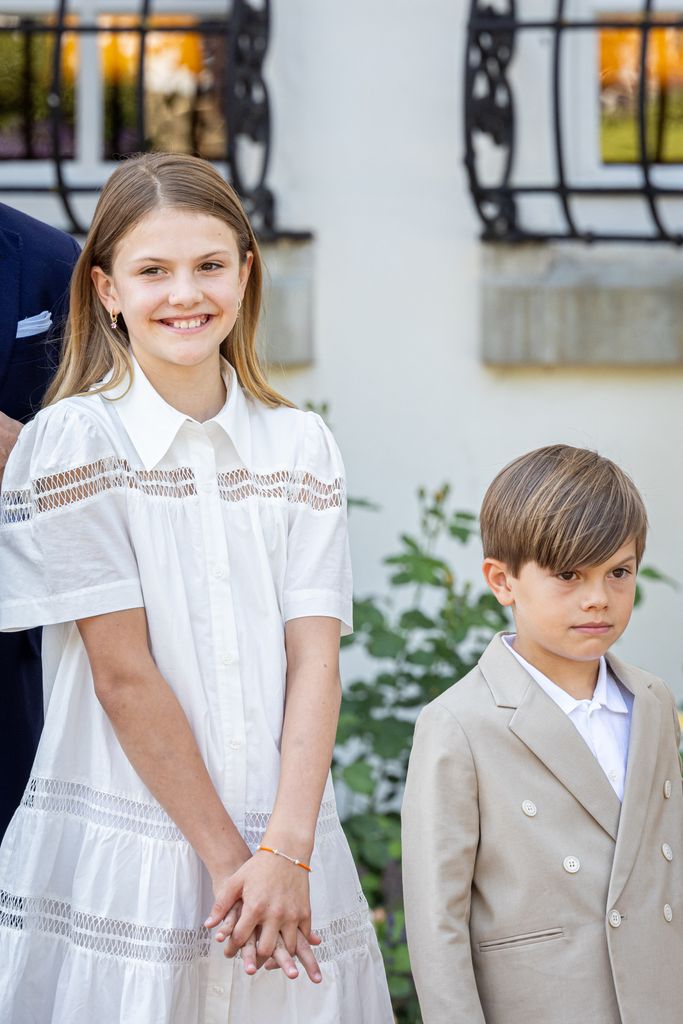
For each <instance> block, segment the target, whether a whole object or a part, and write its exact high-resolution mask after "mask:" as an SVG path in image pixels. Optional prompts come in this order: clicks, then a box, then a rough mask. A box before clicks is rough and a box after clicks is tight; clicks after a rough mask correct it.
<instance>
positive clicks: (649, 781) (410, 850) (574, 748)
mask: <svg viewBox="0 0 683 1024" xmlns="http://www.w3.org/2000/svg"><path fill="white" fill-rule="evenodd" d="M608 663H609V666H610V669H611V671H612V673H613V674H614V675H615V676H616V677H617V679H619V680H620V682H621V683H623V685H624V686H625V687H627V688H628V689H629V690H630V691H631V692H632V693H633V695H634V702H633V711H632V719H631V737H630V744H629V754H628V768H627V774H626V788H625V793H624V801H623V805H621V804H620V803H619V799H618V798H617V796H616V794H615V792H614V790H613V789H612V787H611V785H610V784H609V781H608V780H607V777H606V776H605V774H604V772H603V771H602V769H601V767H600V765H599V764H598V762H597V760H596V759H595V757H594V756H593V754H592V753H591V752H590V750H589V748H588V746H587V745H586V743H585V742H584V740H583V739H582V738H581V736H580V735H579V733H578V731H577V730H576V728H575V727H574V725H573V724H572V723H571V722H570V720H569V719H568V718H567V716H566V715H565V714H564V713H563V712H562V711H561V710H560V708H559V707H558V706H557V705H556V704H555V703H554V701H552V700H551V699H550V697H548V696H547V694H545V693H544V692H543V690H542V689H541V687H540V686H538V684H537V683H536V682H534V680H533V679H531V677H530V676H529V675H528V673H527V672H525V670H524V669H523V668H522V666H521V665H520V664H519V663H518V662H517V661H516V659H515V657H514V656H513V655H512V654H511V653H510V651H509V650H507V649H506V648H505V646H504V644H503V642H502V640H501V636H500V634H499V635H498V636H497V637H495V638H494V639H493V640H492V641H491V644H490V645H489V647H488V648H487V650H486V651H485V653H484V655H483V656H482V658H481V661H480V662H479V666H478V667H477V668H475V669H474V670H473V671H472V672H470V674H469V675H468V676H466V677H465V678H464V679H462V680H461V681H460V682H459V683H457V684H456V685H455V686H452V687H451V688H450V689H449V690H447V691H446V692H445V693H444V694H442V695H441V696H440V697H439V698H438V699H437V700H435V701H433V703H431V704H429V705H428V706H427V707H426V708H425V709H424V710H423V711H422V713H421V714H420V717H419V719H418V722H417V726H416V730H415V740H414V744H413V751H412V755H411V759H410V767H409V771H408V781H407V786H406V793H405V799H404V804H403V872H404V896H405V910H406V926H407V932H408V944H409V949H410V958H411V963H412V967H413V973H414V977H415V983H416V985H417V991H418V995H419V998H420V1005H421V1008H422V1014H423V1020H424V1024H483V1022H486V1024H681V1022H682V1021H683V793H682V790H681V771H680V762H679V757H678V743H679V738H680V730H679V726H678V716H677V713H676V708H675V705H674V702H673V698H672V696H671V694H670V692H669V691H668V689H667V688H666V686H664V684H663V683H662V682H661V681H660V680H658V679H656V678H655V677H654V676H651V675H649V674H648V673H646V672H642V671H641V670H640V669H637V668H632V667H631V666H629V665H625V664H624V663H623V662H621V661H619V660H618V659H617V658H615V657H613V656H611V655H608Z"/></svg>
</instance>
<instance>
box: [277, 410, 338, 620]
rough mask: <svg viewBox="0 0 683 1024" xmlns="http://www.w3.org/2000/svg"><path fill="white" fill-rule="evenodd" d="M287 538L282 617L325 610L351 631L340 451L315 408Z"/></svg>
mask: <svg viewBox="0 0 683 1024" xmlns="http://www.w3.org/2000/svg"><path fill="white" fill-rule="evenodd" d="M305 415H306V424H305V431H304V440H303V445H302V452H301V455H300V457H299V460H298V464H297V467H296V471H295V474H294V486H293V488H292V492H291V505H290V515H289V533H288V538H287V568H286V572H285V587H284V600H283V610H284V619H285V622H287V621H288V620H289V619H298V618H302V617H303V616H306V615H326V616H330V617H331V618H335V619H339V620H340V621H341V624H342V625H341V632H342V635H343V636H345V635H347V634H348V633H350V632H351V630H352V623H353V588H352V579H351V556H350V552H349V538H348V528H347V521H346V480H345V474H344V464H343V462H342V458H341V454H340V452H339V449H338V447H337V445H336V443H335V440H334V438H333V437H332V434H331V433H330V431H329V430H328V428H327V427H326V426H325V424H324V423H323V421H322V420H321V418H320V417H319V416H318V415H317V414H316V413H312V412H309V413H306V414H305Z"/></svg>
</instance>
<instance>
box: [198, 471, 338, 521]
mask: <svg viewBox="0 0 683 1024" xmlns="http://www.w3.org/2000/svg"><path fill="white" fill-rule="evenodd" d="M218 488H219V493H220V496H221V498H223V500H224V501H245V500H246V499H247V498H252V497H258V498H275V499H279V500H281V501H286V502H289V503H290V504H297V505H310V507H311V508H312V509H314V510H315V511H316V512H323V511H325V510H326V509H329V508H341V507H342V505H343V504H344V495H345V488H344V480H343V478H342V477H337V479H336V480H333V481H332V482H331V483H325V482H324V481H323V480H319V479H318V478H317V477H315V476H313V475H312V474H311V473H307V472H304V471H303V470H297V471H295V472H292V471H290V470H280V471H278V472H275V473H250V472H249V471H248V470H246V469H234V470H232V471H231V472H230V473H219V474H218Z"/></svg>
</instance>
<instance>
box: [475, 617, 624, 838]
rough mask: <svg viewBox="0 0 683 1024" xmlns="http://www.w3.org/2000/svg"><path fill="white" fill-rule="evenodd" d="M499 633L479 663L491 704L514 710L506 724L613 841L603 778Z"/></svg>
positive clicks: (614, 808) (611, 801)
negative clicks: (491, 697) (489, 693)
mask: <svg viewBox="0 0 683 1024" xmlns="http://www.w3.org/2000/svg"><path fill="white" fill-rule="evenodd" d="M500 637H501V634H498V636H496V637H495V638H494V639H493V640H492V641H491V644H490V645H489V647H488V648H487V650H486V651H485V653H484V655H483V656H482V659H481V661H480V663H479V664H480V668H481V670H482V672H483V674H484V676H485V678H486V681H487V682H488V684H489V687H490V689H491V692H492V693H493V696H494V699H495V700H496V703H497V704H498V705H499V706H500V707H511V708H516V710H515V713H514V714H513V716H512V718H511V719H510V723H509V728H510V729H511V730H512V732H513V733H514V734H515V735H516V736H517V737H518V738H519V739H520V740H521V741H522V743H524V744H525V746H527V747H528V748H529V750H531V752H532V753H533V754H535V755H536V757H537V758H538V759H539V760H540V761H542V762H543V764H544V765H545V766H546V768H548V770H549V771H550V772H552V774H553V775H554V776H555V777H556V778H557V779H558V780H559V782H561V783H562V785H563V786H564V787H565V789H567V790H568V791H569V792H570V793H571V794H572V795H573V796H574V797H575V798H576V799H577V800H578V801H579V803H580V804H581V805H582V806H583V807H585V809H586V810H587V811H588V813H589V814H590V815H591V816H592V817H593V818H594V819H595V821H597V822H598V824H599V825H601V827H602V828H603V829H604V830H605V831H606V832H607V833H608V835H610V836H611V837H612V839H615V840H616V838H617V834H618V830H619V816H620V813H621V804H620V802H619V798H618V797H617V795H616V793H615V792H614V790H613V789H612V787H611V785H610V784H609V781H608V779H607V776H606V775H605V773H604V772H603V770H602V768H601V767H600V765H599V764H598V761H597V759H596V758H595V757H594V756H593V753H592V752H591V750H590V749H589V747H588V746H587V744H586V743H585V742H584V740H583V739H582V737H581V735H580V734H579V732H578V731H577V729H576V728H575V726H574V725H573V724H572V723H571V722H570V721H569V719H568V717H567V715H565V713H564V712H563V711H561V710H560V708H558V706H557V704H555V702H554V701H553V700H551V698H550V697H548V695H547V694H546V693H544V692H543V690H542V689H541V687H540V686H538V685H537V684H536V683H535V682H534V680H533V679H532V678H531V677H530V676H529V675H528V673H527V672H525V671H524V669H523V668H522V666H521V665H520V664H519V662H518V661H517V660H516V659H515V657H514V656H513V655H512V654H511V653H510V652H509V651H506V650H505V647H504V646H503V643H502V642H501V639H500Z"/></svg>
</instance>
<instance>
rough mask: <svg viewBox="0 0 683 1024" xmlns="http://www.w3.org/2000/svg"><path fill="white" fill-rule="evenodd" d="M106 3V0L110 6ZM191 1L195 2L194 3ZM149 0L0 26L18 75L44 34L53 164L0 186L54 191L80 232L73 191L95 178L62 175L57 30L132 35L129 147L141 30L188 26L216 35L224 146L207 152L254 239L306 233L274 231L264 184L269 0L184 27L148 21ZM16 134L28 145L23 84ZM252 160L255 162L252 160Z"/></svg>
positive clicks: (141, 102) (144, 142)
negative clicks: (30, 181) (19, 59)
mask: <svg viewBox="0 0 683 1024" xmlns="http://www.w3.org/2000/svg"><path fill="white" fill-rule="evenodd" d="M112 6H114V5H112ZM198 6H199V5H198ZM151 7H152V4H151V0H140V8H139V12H138V13H137V15H134V16H132V17H131V18H130V19H127V20H126V22H125V24H118V25H117V24H107V26H106V27H103V25H102V24H101V23H93V24H89V23H86V22H85V21H83V20H81V19H77V18H74V17H71V12H70V10H69V5H68V0H58V2H57V4H56V10H55V11H54V17H53V18H51V19H50V20H49V21H47V20H46V19H44V20H42V21H39V20H37V19H35V18H28V17H26V18H23V17H20V18H18V19H17V20H15V21H14V22H13V23H12V24H7V23H4V24H2V25H0V32H2V33H8V32H11V33H15V34H16V33H19V34H20V36H21V37H22V39H23V51H24V54H25V60H24V67H25V74H26V76H27V77H28V75H29V74H30V67H29V57H28V55H29V54H30V52H31V38H32V37H33V36H35V35H36V34H37V33H41V34H45V33H47V34H48V35H50V36H52V40H53V46H52V48H51V50H52V68H51V80H50V86H49V93H48V97H47V101H48V106H49V111H50V114H49V123H50V132H49V135H50V141H49V147H48V148H49V153H48V154H47V159H49V160H50V162H51V165H52V167H53V169H54V181H53V183H52V184H50V185H45V186H34V185H26V184H25V183H22V182H21V181H15V182H7V181H3V182H2V183H1V184H0V192H3V193H8V192H11V193H22V192H24V193H41V192H42V193H49V194H53V195H57V196H58V197H59V199H60V201H61V204H62V206H63V208H64V211H65V212H66V215H67V217H68V220H69V224H70V229H71V230H72V231H73V232H74V233H76V234H84V233H85V232H86V231H87V225H85V224H83V223H82V222H81V220H80V218H79V216H78V215H77V212H76V211H75V209H74V203H73V197H74V195H76V194H78V193H96V192H99V191H100V189H101V186H102V183H101V182H100V183H96V182H91V183H88V184H82V183H79V184H74V183H72V182H70V181H69V176H70V174H69V172H70V169H69V166H68V159H69V156H70V154H68V153H65V151H64V150H65V146H64V137H65V130H64V129H65V125H64V123H63V121H64V118H63V111H64V89H63V83H64V74H63V46H62V42H63V39H64V36H65V35H67V34H69V35H71V34H75V35H77V36H84V35H92V34H95V35H98V34H100V33H104V32H107V33H127V34H128V35H130V34H136V35H137V36H138V37H139V46H138V47H137V53H138V59H137V69H136V76H135V110H136V114H135V129H134V142H133V145H132V149H133V150H134V151H137V152H144V151H145V150H146V149H148V148H150V147H149V142H148V138H147V130H146V124H145V117H146V115H145V83H146V71H147V67H146V48H145V39H146V37H147V36H148V34H149V33H151V32H154V33H155V34H156V33H169V34H170V33H178V32H180V33H186V34H187V33H191V34H192V35H193V36H199V37H202V38H204V37H210V38H211V39H212V40H218V43H219V45H220V48H221V53H222V65H223V68H224V74H223V88H222V96H221V100H222V114H223V119H224V125H225V152H224V153H222V154H221V155H220V157H218V156H216V157H215V159H216V160H217V161H220V162H223V161H224V162H225V164H226V166H227V170H228V174H227V176H228V179H229V181H230V183H231V184H232V185H233V186H234V187H235V189H236V190H237V192H238V193H239V195H240V197H241V198H242V200H243V202H244V204H245V207H246V210H247V213H248V214H249V217H250V219H251V220H252V223H253V224H254V228H255V230H256V231H257V233H258V234H259V236H260V237H261V238H265V239H269V238H273V237H280V236H283V235H285V236H287V237H290V238H291V237H308V235H307V233H306V232H295V231H280V230H278V228H277V225H276V214H275V200H274V196H273V193H272V191H271V189H270V188H269V187H268V185H267V174H268V164H269V157H270V143H271V125H270V108H269V101H268V89H267V85H266V82H265V79H264V76H263V63H264V58H265V55H266V51H267V47H268V38H269V25H270V4H269V0H261V2H260V4H259V5H258V6H254V5H252V4H250V3H249V2H247V0H226V13H225V16H224V17H223V16H221V17H220V18H212V19H208V18H201V17H197V18H196V19H193V20H192V24H191V27H189V26H188V24H187V23H186V22H185V23H183V24H179V23H178V19H173V18H172V17H171V16H170V15H169V17H168V21H167V22H164V21H163V20H162V19H163V15H162V14H157V15H156V16H155V17H154V19H153V22H152V20H151V19H152V11H151ZM22 96H23V97H24V105H23V113H22V116H23V121H24V125H23V134H24V137H25V139H26V141H27V144H28V145H29V147H30V138H31V126H30V124H29V121H30V117H31V97H30V88H29V86H28V84H26V83H25V84H24V86H23V88H22ZM245 139H246V140H249V142H250V144H251V145H250V147H249V150H250V152H249V169H248V171H247V170H246V168H245V166H244V158H243V150H242V147H241V145H240V142H241V141H244V140H245ZM255 164H256V165H257V166H256V167H255V166H254V165H255Z"/></svg>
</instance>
